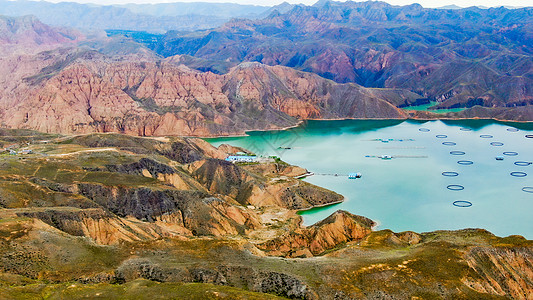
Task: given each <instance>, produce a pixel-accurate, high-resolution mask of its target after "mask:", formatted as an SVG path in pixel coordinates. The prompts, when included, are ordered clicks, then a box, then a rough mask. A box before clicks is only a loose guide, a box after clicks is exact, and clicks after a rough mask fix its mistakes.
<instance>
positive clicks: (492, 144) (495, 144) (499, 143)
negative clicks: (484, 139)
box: [490, 142, 503, 147]
mask: <svg viewBox="0 0 533 300" xmlns="http://www.w3.org/2000/svg"><path fill="white" fill-rule="evenodd" d="M490 145H491V146H496V147H500V146H503V143H502V142H492V143H490Z"/></svg>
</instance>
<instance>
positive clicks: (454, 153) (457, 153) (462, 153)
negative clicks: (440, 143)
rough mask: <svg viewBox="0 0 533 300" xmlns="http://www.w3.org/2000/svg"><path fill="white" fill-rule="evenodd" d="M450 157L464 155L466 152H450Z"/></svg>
mask: <svg viewBox="0 0 533 300" xmlns="http://www.w3.org/2000/svg"><path fill="white" fill-rule="evenodd" d="M450 154H451V155H465V154H466V152H464V151H450Z"/></svg>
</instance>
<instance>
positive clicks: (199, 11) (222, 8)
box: [116, 2, 270, 19]
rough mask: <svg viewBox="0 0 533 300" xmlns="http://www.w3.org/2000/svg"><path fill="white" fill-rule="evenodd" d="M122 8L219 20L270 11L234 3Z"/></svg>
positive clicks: (125, 6)
mask: <svg viewBox="0 0 533 300" xmlns="http://www.w3.org/2000/svg"><path fill="white" fill-rule="evenodd" d="M116 6H117V7H124V8H127V9H129V10H130V11H132V12H134V13H137V14H147V15H153V16H157V17H161V16H183V15H203V16H216V17H220V18H226V19H230V18H235V17H254V16H257V15H260V14H262V13H264V12H265V11H267V10H268V9H270V7H269V6H259V5H242V4H236V3H208V2H189V3H185V2H173V3H155V4H124V5H116Z"/></svg>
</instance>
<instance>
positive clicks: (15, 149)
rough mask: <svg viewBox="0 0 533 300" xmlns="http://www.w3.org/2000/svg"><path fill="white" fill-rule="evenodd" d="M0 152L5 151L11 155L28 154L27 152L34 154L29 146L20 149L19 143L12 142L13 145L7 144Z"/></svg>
mask: <svg viewBox="0 0 533 300" xmlns="http://www.w3.org/2000/svg"><path fill="white" fill-rule="evenodd" d="M0 153H5V154H9V155H26V154H32V153H33V151H32V150H31V149H28V148H23V149H20V145H19V144H11V145H6V146H5V147H4V148H3V149H2V151H0Z"/></svg>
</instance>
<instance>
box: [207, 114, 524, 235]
mask: <svg viewBox="0 0 533 300" xmlns="http://www.w3.org/2000/svg"><path fill="white" fill-rule="evenodd" d="M207 140H208V141H209V142H210V143H212V144H213V145H215V146H219V145H221V144H231V145H234V146H240V147H243V148H246V149H249V150H251V151H253V152H254V153H256V154H257V155H260V156H265V157H266V156H276V157H279V158H280V159H281V160H282V161H285V162H287V163H290V164H294V165H299V166H302V167H304V168H306V169H307V170H309V172H311V173H313V175H311V176H308V177H306V178H304V179H302V180H305V181H307V182H310V183H313V184H316V185H318V186H321V187H324V188H327V189H331V190H333V191H335V192H337V193H340V194H342V195H343V196H344V197H345V200H344V202H342V203H339V204H335V205H330V206H327V207H320V208H314V209H311V210H308V211H302V212H300V214H301V215H302V216H303V219H304V223H305V225H311V224H313V223H315V222H318V221H320V220H322V219H324V218H326V217H327V216H329V215H330V214H331V213H333V212H334V211H336V210H339V209H343V210H347V211H349V212H352V213H354V214H358V215H363V216H365V217H368V218H371V219H373V220H376V221H377V222H378V224H379V225H378V229H392V230H393V231H396V232H399V231H407V230H412V231H416V232H425V231H433V230H454V229H462V228H483V229H487V230H489V231H491V232H493V233H494V234H496V235H499V236H507V235H516V234H519V235H523V236H524V237H526V238H528V239H533V222H532V221H531V220H532V212H533V165H532V162H533V124H526V123H515V122H513V123H505V122H496V121H489V120H465V121H457V120H454V121H451V120H450V121H427V122H422V121H397V120H343V121H308V122H304V123H302V124H301V125H300V126H299V127H295V128H291V129H288V130H284V131H262V132H248V135H247V136H243V137H230V138H216V139H207ZM354 173H360V175H361V178H350V177H349V175H350V174H352V175H353V174H354ZM352 177H353V176H352Z"/></svg>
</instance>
